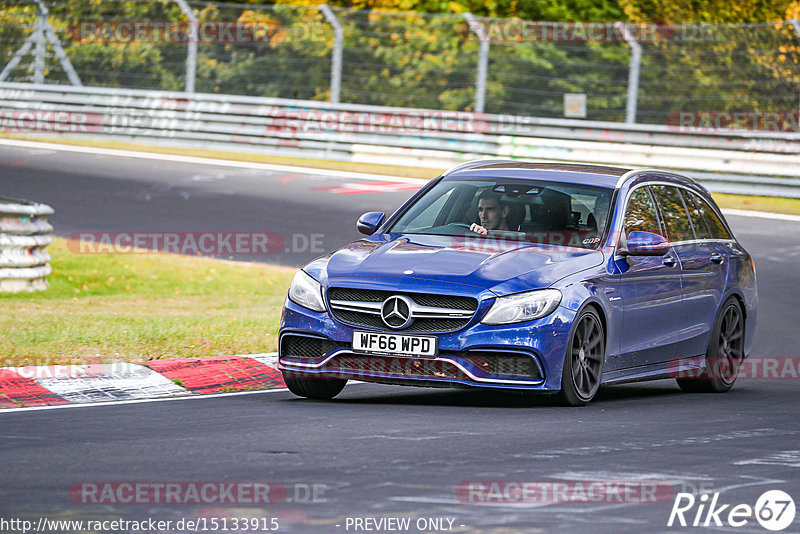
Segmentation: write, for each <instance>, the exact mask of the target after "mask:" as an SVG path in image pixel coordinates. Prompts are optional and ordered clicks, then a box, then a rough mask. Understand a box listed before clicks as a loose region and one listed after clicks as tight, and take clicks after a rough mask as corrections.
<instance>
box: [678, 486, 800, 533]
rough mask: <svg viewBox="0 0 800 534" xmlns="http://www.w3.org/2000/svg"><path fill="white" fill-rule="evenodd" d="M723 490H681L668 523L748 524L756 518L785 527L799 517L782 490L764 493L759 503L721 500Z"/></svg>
mask: <svg viewBox="0 0 800 534" xmlns="http://www.w3.org/2000/svg"><path fill="white" fill-rule="evenodd" d="M719 495H720V494H719V493H714V494H713V495H708V494H703V495H700V496H699V497H695V496H694V495H692V494H691V493H678V494H677V495H676V496H675V502H674V503H673V505H672V512H670V514H669V521H668V522H667V526H668V527H671V526H673V525H675V526H681V527H687V526H692V527H710V526H717V527H722V526H730V527H744V526H746V525H747V524H748V523H750V521H751V520H752V519H753V518H755V519H756V521H758V523H759V524H760V525H761V526H762V527H764V528H765V529H767V530H772V531H779V530H784V529H785V528H786V527H788V526H789V525H791V524H792V521H794V517H795V505H794V500H793V499H792V498H791V497H790V496H789V494H788V493H786V492H784V491H781V490H769V491H766V492H764V493H763V494H761V496H760V497H759V498H758V500H756V504H755V506H751V505H749V504H737V505H731V504H721V503H720V502H719Z"/></svg>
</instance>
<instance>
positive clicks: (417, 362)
mask: <svg viewBox="0 0 800 534" xmlns="http://www.w3.org/2000/svg"><path fill="white" fill-rule="evenodd" d="M323 369H324V370H325V371H328V372H331V373H336V372H339V373H355V374H366V375H381V376H396V377H405V378H421V379H432V380H437V379H438V380H469V377H468V376H467V375H466V373H464V372H463V371H462V370H461V369H459V368H458V366H456V365H453V364H452V363H450V362H446V361H442V360H426V359H416V358H393V357H389V356H358V355H352V354H347V355H342V356H334V357H333V358H331V360H330V361H329V362H327V363H326V364H325V366H324V367H323Z"/></svg>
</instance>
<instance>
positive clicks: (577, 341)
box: [559, 308, 606, 406]
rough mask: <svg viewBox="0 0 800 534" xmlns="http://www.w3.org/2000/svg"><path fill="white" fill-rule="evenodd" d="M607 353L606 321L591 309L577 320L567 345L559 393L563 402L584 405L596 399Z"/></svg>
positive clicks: (585, 311) (570, 404) (582, 313)
mask: <svg viewBox="0 0 800 534" xmlns="http://www.w3.org/2000/svg"><path fill="white" fill-rule="evenodd" d="M605 356H606V342H605V333H604V332H603V323H602V322H601V321H600V316H599V315H598V314H597V312H596V311H594V309H592V308H587V309H586V310H584V311H583V312H581V314H580V316H579V317H578V319H577V320H576V321H575V328H574V329H573V330H572V336H571V338H570V340H569V345H567V354H566V357H565V358H564V369H563V371H562V373H561V392H560V393H559V399H560V401H561V402H562V403H563V404H566V405H569V406H582V405H584V404H587V403H589V401H591V400H592V399H593V398H594V396H595V394H596V393H597V390H598V389H599V388H600V378H601V376H602V374H603V362H604V361H605Z"/></svg>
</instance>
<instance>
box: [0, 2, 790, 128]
mask: <svg viewBox="0 0 800 534" xmlns="http://www.w3.org/2000/svg"><path fill="white" fill-rule="evenodd" d="M65 58H66V60H65ZM798 58H800V23H798V21H796V20H790V21H782V22H771V23H756V24H738V25H674V26H664V25H657V24H652V23H647V22H640V23H630V22H629V23H622V22H613V21H586V22H576V23H560V22H542V21H523V20H518V19H490V18H485V17H474V16H472V15H471V14H469V13H461V14H454V13H451V14H422V13H409V12H396V11H365V10H354V9H344V8H334V7H329V6H324V5H323V6H297V5H283V4H275V5H259V4H252V3H248V4H233V3H206V2H203V3H200V2H191V1H185V0H104V1H102V2H80V1H76V0H47V1H45V0H20V1H19V2H18V3H15V4H14V5H11V6H6V7H4V8H3V10H2V12H1V14H0V65H3V66H4V69H3V72H1V73H0V81H6V82H33V83H65V84H71V85H85V86H93V87H114V88H124V89H149V90H159V91H184V92H189V93H192V92H197V93H215V94H228V95H244V96H261V97H272V98H286V99H293V100H321V101H330V102H333V103H340V102H341V103H350V104H358V105H375V106H384V107H405V108H408V107H410V108H424V109H445V110H454V111H474V112H486V113H491V114H510V115H524V116H530V117H538V118H579V119H586V120H593V121H611V122H627V123H644V124H662V125H663V124H667V123H668V122H669V121H670V117H672V116H673V115H674V113H677V112H680V111H734V110H751V111H764V110H774V111H783V112H791V111H797V110H798V107H800V71H798V69H797V64H798ZM9 66H11V68H9Z"/></svg>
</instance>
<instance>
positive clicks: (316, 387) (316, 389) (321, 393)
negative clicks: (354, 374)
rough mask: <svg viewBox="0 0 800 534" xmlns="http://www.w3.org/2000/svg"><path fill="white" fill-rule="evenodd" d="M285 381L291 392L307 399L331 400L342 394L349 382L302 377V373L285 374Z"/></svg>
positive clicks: (341, 379) (339, 379)
mask: <svg viewBox="0 0 800 534" xmlns="http://www.w3.org/2000/svg"><path fill="white" fill-rule="evenodd" d="M282 374H283V381H284V383H285V384H286V387H287V388H289V391H291V392H292V393H294V394H295V395H297V396H298V397H305V398H307V399H317V400H330V399H332V398H334V397H335V396H336V395H338V394H339V393H341V391H342V390H343V389H344V386H345V384H347V380H346V379H343V378H322V377H318V376H314V375H312V376H302V375H301V374H300V373H287V372H283V373H282Z"/></svg>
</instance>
